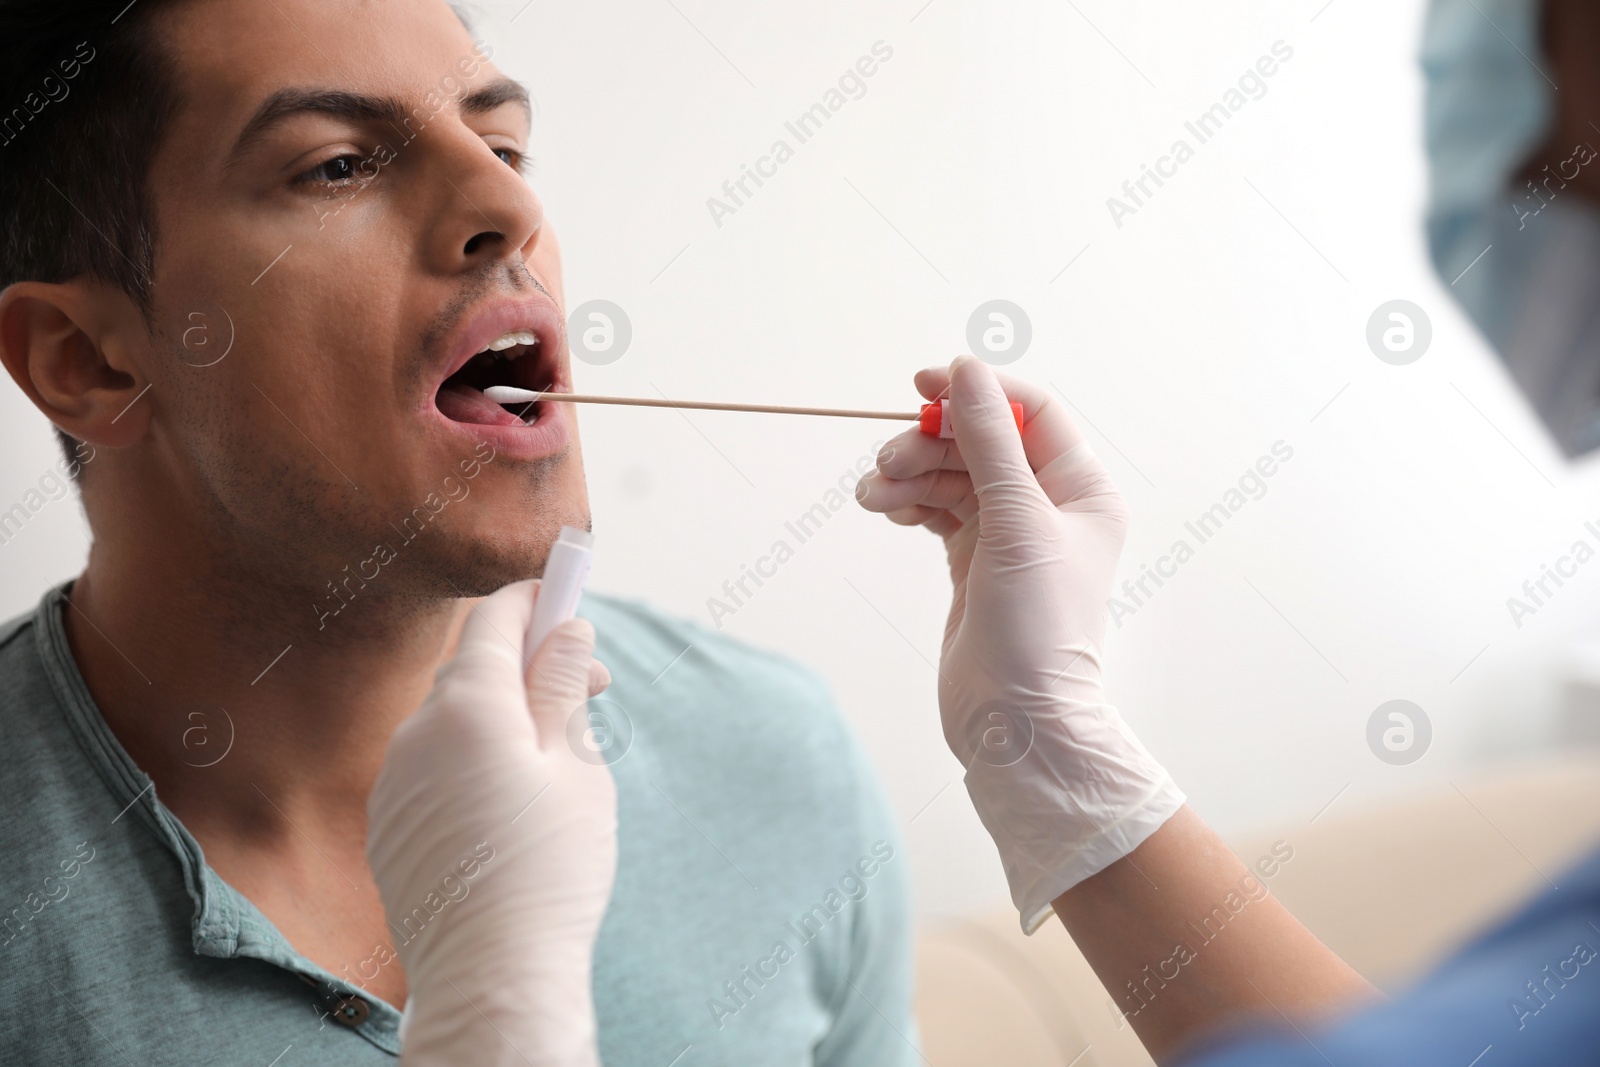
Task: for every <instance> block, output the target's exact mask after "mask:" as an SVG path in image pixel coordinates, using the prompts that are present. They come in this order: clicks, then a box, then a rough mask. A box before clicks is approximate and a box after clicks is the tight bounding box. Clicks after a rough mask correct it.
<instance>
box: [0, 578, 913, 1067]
mask: <svg viewBox="0 0 1600 1067" xmlns="http://www.w3.org/2000/svg"><path fill="white" fill-rule="evenodd" d="M64 588H65V587H64ZM62 606H63V601H62V599H61V597H60V595H59V594H58V592H57V591H56V590H52V591H51V592H50V593H48V594H46V596H45V597H44V598H43V599H42V600H41V601H40V605H39V607H38V609H37V610H36V611H35V612H33V613H32V614H31V615H26V616H22V617H20V618H17V619H14V620H12V621H11V622H9V623H5V624H3V625H0V738H3V739H4V740H3V741H0V908H3V909H5V911H4V912H3V913H0V993H3V998H4V999H3V1005H4V1006H3V1008H0V1060H3V1061H4V1062H6V1063H17V1064H24V1063H26V1064H30V1065H45V1064H68V1063H70V1064H108V1065H109V1064H119V1065H121V1064H128V1063H132V1064H137V1065H138V1067H156V1065H160V1064H184V1065H190V1064H240V1065H249V1067H306V1065H324V1064H325V1065H330V1067H331V1065H339V1067H357V1065H361V1064H379V1063H387V1062H392V1060H393V1058H394V1057H395V1056H396V1055H397V1054H398V1052H399V1040H398V1023H399V1012H398V1010H397V1008H396V1006H394V1005H391V1004H388V1003H386V1002H384V1001H383V1000H381V999H379V998H377V997H375V996H371V995H368V994H366V993H365V992H363V991H362V990H361V989H360V988H359V984H358V982H356V981H352V978H357V979H358V978H359V968H360V967H361V966H362V961H351V965H350V967H349V968H347V969H344V970H342V971H341V973H334V972H330V971H328V970H325V969H323V968H322V967H319V966H318V965H317V964H315V963H312V962H311V961H310V960H308V959H306V958H305V957H304V956H302V955H300V954H299V953H298V952H296V951H295V949H294V947H293V946H292V945H290V944H289V943H288V941H286V940H285V939H284V937H283V935H282V934H280V933H279V932H278V930H277V929H276V928H275V927H274V926H273V925H272V923H271V922H269V921H268V920H267V919H266V917H265V916H263V915H262V914H261V912H260V911H258V910H257V909H256V908H255V906H254V905H252V904H251V903H250V901H249V900H247V899H246V898H245V897H244V896H243V895H241V894H240V893H239V892H237V891H236V890H234V889H233V888H232V887H230V886H229V885H228V884H227V883H226V882H224V881H223V880H222V879H221V878H220V877H219V876H218V875H217V874H216V872H215V871H213V870H212V869H211V868H210V867H208V866H207V865H206V862H205V858H204V856H203V855H202V854H201V851H200V847H199V845H198V844H197V843H196V842H195V840H194V838H193V837H192V836H191V835H190V834H189V832H188V831H187V830H185V829H184V827H183V825H182V824H181V823H180V822H179V821H178V820H177V818H176V817H175V816H174V815H173V814H172V813H171V812H170V811H168V810H167V808H166V807H165V806H164V805H162V804H161V802H160V800H159V799H158V798H157V797H156V795H155V790H154V788H153V787H152V785H151V782H150V780H149V778H147V777H146V776H145V775H144V774H143V773H142V772H141V771H140V770H139V769H138V767H136V766H135V765H134V763H133V761H132V759H131V758H130V757H129V756H128V754H127V752H125V751H124V750H123V748H122V746H121V745H120V744H119V743H118V742H117V740H116V738H115V737H114V736H113V735H112V733H111V731H110V729H109V728H108V727H107V726H106V723H105V720H104V719H103V717H102V716H101V714H100V712H99V710H98V709H97V708H96V706H95V704H94V702H93V700H92V699H91V698H90V696H89V692H88V689H87V687H86V686H85V685H84V682H83V678H82V676H81V675H80V674H79V672H78V668H77V666H76V664H75V663H74V662H73V660H72V655H71V652H70V650H69V648H68V645H67V640H66V634H65V632H64V630H63V629H62V625H61V614H60V613H61V609H62ZM579 614H580V615H582V616H583V617H585V618H587V619H589V620H591V621H592V622H593V623H594V626H595V630H596V634H597V648H596V656H597V657H598V658H599V659H600V660H601V661H602V662H604V663H605V664H606V666H607V667H609V668H610V670H611V675H612V684H611V687H610V688H609V689H608V690H607V691H606V692H605V693H604V694H603V695H602V697H600V698H597V699H596V700H595V701H592V702H591V708H590V711H591V718H592V720H593V722H594V724H595V727H596V729H597V730H598V731H599V733H597V734H596V735H595V737H598V738H602V739H604V740H605V743H606V744H607V745H608V748H607V750H606V751H607V754H608V758H609V759H610V761H611V762H612V770H613V773H614V774H615V776H616V780H617V790H618V818H619V823H620V841H619V861H618V871H617V882H616V889H615V892H614V895H613V898H612V901H611V905H610V909H609V910H608V912H607V914H606V918H605V922H604V925H603V926H602V927H601V931H600V939H599V944H598V946H597V948H596V959H595V974H594V985H595V1001H596V1005H597V1010H598V1014H599V1023H600V1047H601V1053H602V1057H603V1059H604V1061H605V1063H606V1064H608V1065H611V1067H630V1065H639V1067H669V1065H670V1067H703V1065H704V1067H709V1065H736V1067H757V1065H765V1064H772V1065H775V1067H776V1065H782V1067H797V1065H802V1064H817V1065H826V1067H898V1065H902V1064H911V1063H915V1062H917V1060H918V1055H917V1052H916V1051H915V1049H914V1048H913V1046H912V1043H913V1042H914V1041H916V1040H917V1035H916V1032H915V1027H914V1023H913V1021H912V1017H911V912H910V905H909V899H908V896H909V892H908V882H909V878H908V874H909V871H908V860H907V857H906V855H905V853H904V849H903V846H902V843H901V839H900V837H899V833H898V830H897V827H896V823H895V820H894V817H893V816H892V814H891V813H890V811H889V809H888V806H887V804H886V803H885V801H884V798H883V795H882V792H881V790H880V787H879V785H878V783H877V781H876V779H875V777H874V775H873V773H872V771H871V770H870V768H869V767H868V766H867V763H866V761H865V759H864V758H863V756H862V753H861V752H860V750H859V748H858V746H857V744H856V742H855V740H854V739H853V737H852V736H851V734H850V732H849V730H848V729H847V728H846V726H845V725H844V723H843V721H842V720H841V718H840V716H839V714H838V712H837V710H836V708H835V706H834V703H833V701H832V698H831V696H830V694H829V692H828V690H827V688H826V686H825V685H824V683H822V682H821V681H820V680H819V679H818V678H817V676H816V675H814V674H813V673H811V672H810V671H808V670H807V669H805V668H803V667H801V666H800V665H798V664H797V663H794V662H793V661H791V660H789V659H786V658H784V657H782V656H779V655H775V654H772V653H769V652H763V651H760V650H756V649H753V648H751V647H749V646H747V645H744V644H741V643H739V642H737V641H734V640H732V639H730V638H728V637H726V636H723V635H721V634H718V633H716V632H714V631H712V630H710V629H707V628H706V627H704V626H700V625H698V624H696V623H692V622H688V621H683V620H678V619H673V618H669V617H666V616H663V615H661V614H659V613H657V612H655V611H653V610H651V609H650V608H648V607H646V606H645V605H644V604H643V603H642V602H638V601H634V600H626V599H620V598H616V597H609V596H601V595H596V594H589V595H588V596H587V597H586V598H585V599H584V602H583V606H582V607H581V608H580V610H579ZM619 754H620V755H619ZM369 973H370V972H369Z"/></svg>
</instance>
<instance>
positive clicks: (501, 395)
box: [483, 385, 1022, 437]
mask: <svg viewBox="0 0 1600 1067" xmlns="http://www.w3.org/2000/svg"><path fill="white" fill-rule="evenodd" d="M483 392H484V395H485V396H487V397H488V398H489V399H490V400H493V401H494V402H495V403H497V404H530V403H534V402H536V401H540V400H554V401H557V402H560V403H563V404H620V405H624V406H627V407H641V408H696V409H700V410H705V411H755V412H764V413H768V414H778V415H829V416H837V417H840V418H850V419H893V420H896V421H901V422H915V423H917V424H918V426H919V427H920V428H921V430H922V432H923V433H925V434H928V435H929V436H931V437H954V436H955V430H954V428H953V427H952V426H951V425H950V400H949V398H945V399H943V400H939V401H937V402H933V403H927V404H923V405H922V408H921V410H919V411H867V410H863V409H860V408H810V407H794V406H791V405H787V404H728V403H723V402H720V401H715V400H667V399H665V398H662V399H659V400H657V399H653V398H651V397H637V396H595V395H593V394H582V393H555V392H540V391H538V390H535V389H519V388H517V387H516V386H514V385H491V386H489V387H488V388H487V389H485V390H484V391H483ZM1011 414H1012V415H1013V416H1014V417H1015V418H1016V420H1017V429H1018V430H1021V429H1022V405H1021V404H1020V403H1013V404H1012V405H1011Z"/></svg>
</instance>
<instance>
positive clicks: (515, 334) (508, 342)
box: [434, 330, 556, 426]
mask: <svg viewBox="0 0 1600 1067" xmlns="http://www.w3.org/2000/svg"><path fill="white" fill-rule="evenodd" d="M494 385H512V386H516V387H517V388H520V389H532V390H536V391H543V390H547V389H551V388H554V387H555V386H556V382H555V360H554V358H553V357H548V358H547V357H546V354H545V352H544V350H543V343H542V342H541V341H540V339H539V335H538V334H536V333H534V332H533V331H532V330H511V331H509V332H507V333H505V334H502V335H501V336H499V337H497V338H495V339H494V340H493V341H491V342H489V346H488V347H487V348H485V349H484V350H483V351H481V352H479V353H477V354H476V355H474V356H473V357H472V358H471V359H469V360H467V361H466V363H464V364H462V366H461V369H460V370H458V371H456V372H455V373H454V374H452V375H450V377H448V378H446V379H445V380H444V382H443V383H441V384H440V386H439V392H438V393H437V395H436V396H435V397H434V404H435V405H436V406H437V407H438V408H439V411H440V412H441V413H442V414H443V415H444V417H445V418H447V419H450V420H452V421H454V422H466V423H474V424H477V425H480V426H514V425H517V424H518V423H521V424H523V425H531V424H532V423H535V422H537V421H538V420H539V416H540V414H541V413H542V411H543V409H544V407H545V406H546V405H545V403H544V402H542V401H533V402H526V403H517V404H497V403H495V402H494V401H493V400H490V399H489V398H488V397H487V396H485V395H484V392H483V391H484V390H485V389H487V388H489V387H490V386H494Z"/></svg>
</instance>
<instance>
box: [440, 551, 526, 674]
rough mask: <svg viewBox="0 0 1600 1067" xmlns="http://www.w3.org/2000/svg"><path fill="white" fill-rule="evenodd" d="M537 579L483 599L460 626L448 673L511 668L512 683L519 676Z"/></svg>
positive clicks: (502, 589) (515, 583) (508, 586)
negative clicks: (471, 668) (459, 634)
mask: <svg viewBox="0 0 1600 1067" xmlns="http://www.w3.org/2000/svg"><path fill="white" fill-rule="evenodd" d="M538 588H539V582H538V579H534V578H530V579H528V580H527V581H522V582H512V583H511V584H510V585H507V586H504V587H502V588H500V589H498V590H496V591H495V592H494V593H493V594H491V595H489V596H487V597H484V598H483V599H482V600H480V601H479V602H478V603H477V604H476V605H475V606H474V607H473V609H472V612H471V614H469V615H468V616H467V620H466V622H464V623H463V624H462V626H461V639H460V641H458V642H457V643H456V654H455V658H453V659H452V660H451V661H450V663H449V664H447V665H446V670H447V671H453V670H458V669H461V668H463V667H466V666H469V665H470V666H472V667H473V668H474V669H478V668H479V666H480V665H481V669H483V670H490V671H494V672H496V673H498V672H500V671H503V670H505V669H506V668H509V669H510V678H511V684H512V685H515V684H516V682H517V680H518V679H520V677H521V675H522V639H523V637H524V635H526V634H527V632H528V627H529V625H531V624H532V622H533V602H534V600H535V599H537V597H538Z"/></svg>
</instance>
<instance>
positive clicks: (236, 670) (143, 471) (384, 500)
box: [0, 0, 915, 1067]
mask: <svg viewBox="0 0 1600 1067" xmlns="http://www.w3.org/2000/svg"><path fill="white" fill-rule="evenodd" d="M491 53H492V49H491V48H490V47H489V46H488V45H487V44H485V43H484V42H481V41H475V40H474V39H473V37H472V35H471V34H470V32H469V31H468V29H467V28H466V27H464V25H463V24H462V22H461V21H460V20H459V19H458V17H457V16H456V14H455V13H454V12H453V11H452V10H451V8H450V7H448V6H447V5H446V4H445V3H443V2H440V0H390V2H387V3H384V4H381V5H378V4H370V3H363V2H359V0H139V2H138V3H136V4H133V5H127V4H126V0H113V2H109V3H102V2H79V3H73V4H70V5H69V4H61V3H59V2H50V0H0V100H3V101H5V102H7V104H8V105H10V104H12V103H15V105H16V106H14V107H13V108H12V110H11V111H9V112H6V113H5V114H3V115H0V212H3V214H0V233H3V234H4V238H3V239H0V241H3V243H0V286H5V288H4V290H3V292H0V359H3V361H4V363H5V365H6V368H7V370H8V371H9V372H10V374H11V376H12V378H13V379H14V380H15V381H16V382H17V384H18V386H19V387H20V388H21V389H22V390H23V391H24V392H25V393H26V394H27V395H28V397H29V398H30V399H31V400H32V401H33V402H34V404H35V405H36V406H37V407H38V408H39V409H40V410H41V411H42V412H43V413H44V414H45V415H46V416H47V417H48V418H49V419H50V420H51V422H53V423H54V424H55V425H56V426H57V427H58V428H59V429H60V430H62V431H63V432H64V442H63V443H64V445H65V446H66V448H67V449H68V454H69V456H71V457H72V459H73V464H72V465H73V469H74V470H75V471H76V473H77V476H78V478H79V480H80V486H81V489H82V493H83V499H84V506H85V510H86V512H87V515H88V519H89V523H90V527H91V529H92V532H93V545H92V547H91V550H90V556H89V562H88V564H87V566H86V568H85V570H84V572H83V574H82V575H80V576H79V577H78V578H77V579H76V580H74V581H72V582H68V583H64V584H63V585H61V586H60V587H58V588H57V589H56V590H53V591H52V592H51V593H50V594H49V595H47V596H46V597H45V598H44V599H43V600H42V601H41V603H40V605H39V608H38V610H37V611H36V612H34V613H33V614H32V615H30V616H25V617H22V618H19V619H17V620H13V621H12V622H11V623H9V624H6V625H5V626H4V627H3V628H0V722H3V728H4V733H5V736H6V737H7V745H6V750H5V759H4V760H0V804H3V806H4V811H5V813H6V819H5V820H4V822H3V824H0V854H3V855H4V857H5V858H4V862H3V863H0V892H3V894H4V905H3V906H4V907H5V908H7V909H8V910H7V911H6V912H5V913H4V916H0V956H3V959H4V964H5V966H4V967H3V968H0V975H3V977H0V988H3V992H4V1000H5V1004H6V1007H5V1009H4V1011H3V1012H0V1048H3V1049H5V1054H6V1058H7V1060H8V1061H12V1060H14V1061H16V1062H27V1063H46V1062H69V1061H70V1062H107V1063H109V1062H124V1061H132V1062H137V1063H141V1064H144V1063H152V1064H153V1063H177V1062H182V1063H193V1062H238V1063H249V1064H267V1063H272V1062H275V1061H276V1058H277V1057H283V1062H284V1063H285V1064H288V1063H295V1064H305V1063H327V1064H334V1063H337V1064H342V1065H350V1064H356V1063H367V1062H383V1061H386V1060H388V1059H389V1058H390V1057H392V1056H393V1055H394V1054H395V1053H396V1051H397V1050H398V1047H399V1046H398V1037H397V1023H398V1010H397V1008H398V1006H399V1005H402V1004H403V1003H404V1000H405V996H406V992H407V987H406V976H405V974H404V972H403V970H402V968H401V967H400V963H399V957H398V955H397V952H396V948H397V946H398V945H399V944H401V943H403V942H404V941H405V940H406V939H407V938H410V937H415V936H416V935H417V932H418V931H417V930H416V929H413V928H412V926H413V925H420V924H424V923H426V922H427V921H428V915H427V914H422V915H420V916H416V917H415V923H414V924H412V923H408V924H404V925H402V926H400V927H396V926H394V925H391V924H389V923H387V922H386V921H385V915H384V911H383V908H382V904H381V901H380V899H379V895H378V892H377V889H376V888H375V886H374V883H373V879H372V875H371V873H370V871H369V870H368V867H367V864H366V859H365V854H364V850H365V844H366V840H365V838H366V818H365V812H366V801H367V796H368V793H369V791H370V790H371V788H372V785H373V782H374V780H375V779H376V777H377V774H378V770H379V766H380V763H381V761H382V757H383V752H384V747H385V744H386V742H387V740H388V738H389V736H390V734H391V733H392V731H393V729H394V727H395V726H396V724H397V723H399V722H400V721H401V720H403V719H404V718H405V717H406V716H407V715H408V714H410V713H411V712H412V711H413V710H414V709H415V708H416V707H417V706H418V704H419V703H421V701H422V699H423V697H424V695H425V694H426V693H427V692H428V690H429V687H430V685H431V683H432V679H433V674H434V670H435V668H436V666H437V665H438V664H439V662H440V661H441V659H442V657H443V655H444V654H445V652H446V651H447V648H448V645H449V642H450V640H451V635H452V634H453V633H454V632H455V629H456V627H458V626H459V624H460V621H461V618H462V616H463V615H464V613H465V612H466V611H467V610H469V609H470V607H471V600H472V598H476V597H481V596H484V595H486V594H488V593H490V592H492V591H493V590H495V589H497V588H499V587H501V586H504V585H506V584H507V583H509V582H512V581H514V580H517V579H521V578H526V577H530V576H533V575H537V574H538V573H539V572H540V569H541V568H542V566H543V565H544V561H545V558H546V554H547V552H548V550H549V546H550V544H551V542H552V541H553V540H554V538H555V535H556V533H557V531H558V529H559V528H560V527H561V526H562V525H575V526H580V527H588V526H589V513H588V512H589V509H588V501H587V495H586V491H585V486H584V480H583V466H582V455H581V451H580V447H579V436H578V427H577V418H576V414H575V411H574V408H573V406H572V405H562V404H549V403H545V404H539V405H536V406H535V407H534V408H533V409H532V410H531V411H520V412H519V411H512V410H508V409H506V408H502V407H500V406H499V405H496V404H493V403H491V402H490V401H488V399H487V398H486V397H485V395H484V393H483V392H482V389H483V388H484V387H486V386H488V385H491V384H496V383H503V384H515V385H521V386H525V387H531V388H554V389H557V390H562V391H570V389H571V377H570V366H569V360H568V354H567V350H566V346H565V344H564V341H563V329H562V320H563V315H562V310H561V309H562V290H561V272H560V253H559V248H558V246H557V244H556V240H555V235H554V234H553V232H552V231H551V229H550V227H549V225H548V224H547V223H546V222H545V220H544V215H543V208H542V206H541V204H540V203H539V201H538V199H537V198H536V197H535V195H534V193H533V192H532V190H531V189H530V187H529V186H528V184H527V182H526V180H525V179H524V178H523V177H522V175H521V173H520V170H521V165H522V161H523V157H524V155H525V153H526V150H527V140H528V133H529V129H528V126H529V109H528V105H527V96H526V93H525V92H524V91H523V89H522V88H521V87H520V86H519V85H517V84H516V83H515V82H512V81H510V80H509V79H506V78H505V77H503V76H502V75H501V74H500V73H499V72H498V71H497V70H496V68H495V66H494V64H493V63H492V62H491V61H490V56H491ZM603 543H604V542H603V541H602V544H603ZM580 614H582V615H583V616H584V617H585V618H587V619H589V620H590V621H591V622H592V623H593V625H594V628H595V630H596V632H597V635H598V636H597V645H596V652H595V654H596V657H597V658H598V659H600V660H601V661H602V662H604V663H605V665H606V666H607V667H608V668H609V669H610V672H611V675H612V679H613V681H612V684H611V686H610V688H609V689H608V690H607V691H606V693H605V696H604V697H603V698H599V699H597V700H595V701H594V702H592V704H591V708H590V720H588V721H585V720H582V719H580V720H578V721H576V722H574V723H572V724H571V728H570V730H569V737H571V738H572V743H573V744H575V745H580V746H589V747H588V748H586V751H587V752H589V754H590V755H591V756H592V758H595V759H601V758H604V759H606V760H608V761H610V762H611V763H612V766H613V772H614V774H615V777H616V780H617V791H618V820H619V824H620V839H619V862H618V870H617V880H616V887H615V892H614V896H613V898H612V903H611V907H610V910H609V911H608V913H607V917H606V920H605V923H604V925H603V927H602V929H601V933H600V939H599V943H598V946H597V949H596V961H595V979H594V984H595V1000H596V1008H597V1013H598V1017H599V1028H600V1048H601V1052H602V1054H603V1056H604V1059H605V1061H606V1062H608V1063H618V1064H632V1063H640V1064H663V1065H665V1064H669V1063H678V1064H681V1065H683V1067H689V1065H692V1064H718V1063H727V1064H761V1063H773V1064H793V1063H800V1062H815V1063H818V1064H861V1065H868V1064H871V1065H879V1064H893V1063H901V1062H910V1061H911V1060H912V1059H914V1056H915V1054H914V1051H913V1048H912V1045H911V1042H912V1041H913V1040H914V1039H915V1034H914V1028H913V1026H912V1023H911V1021H910V1017H909V1015H910V1003H909V1002H910V989H909V986H910V979H909V916H908V908H907V900H906V898H907V878H906V875H907V869H906V868H907V862H906V858H905V857H904V855H903V854H902V849H901V846H900V842H899V839H898V837H897V833H896V830H895V826H894V822H893V819H892V816H891V815H890V814H889V812H888V810H887V807H886V805H885V803H884V800H883V798H882V795H881V792H880V790H879V787H878V785H877V783H876V782H875V780H874V778H873V776H872V775H871V773H870V771H869V770H868V769H867V767H866V765H865V762H864V760H863V758H862V756H861V753H860V752H859V750H858V748H857V746H856V744H855V742H854V741H853V740H852V738H851V737H850V735H849V733H848V731H847V730H846V728H845V727H844V725H843V723H842V721H841V720H840V718H839V716H838V715H837V713H836V711H835V710H834V708H833V707H832V702H831V699H830V697H829V695H828V693H827V691H826V689H825V687H824V686H823V685H822V684H821V683H820V682H819V681H818V680H817V679H816V678H815V677H814V676H813V675H811V674H810V673H808V672H807V671H805V670H804V669H803V668H801V667H799V666H798V665H796V664H794V663H792V662H790V661H788V660H786V659H783V658H781V657H778V656H774V655H770V654H765V653H761V652H757V651H754V650H752V649H749V648H746V647H744V646H742V645H740V644H738V643H737V642H734V641H731V640H728V639H726V638H724V637H721V636H718V635H715V634H713V633H711V632H709V631H707V630H705V629H704V628H702V627H699V626H696V625H692V624H689V623H685V622H679V621H675V620H672V619H668V618H664V617H661V616H659V615H657V614H655V613H653V612H652V611H650V610H649V609H648V608H646V607H645V606H644V605H643V604H641V603H639V602H637V601H631V600H625V599H617V598H612V597H603V596H594V595H591V596H590V597H589V598H588V599H587V600H586V601H585V603H584V607H583V608H582V610H581V612H580ZM468 891H470V887H469V888H468ZM291 1049H292V1051H291ZM675 1057H678V1059H674V1058H675Z"/></svg>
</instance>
